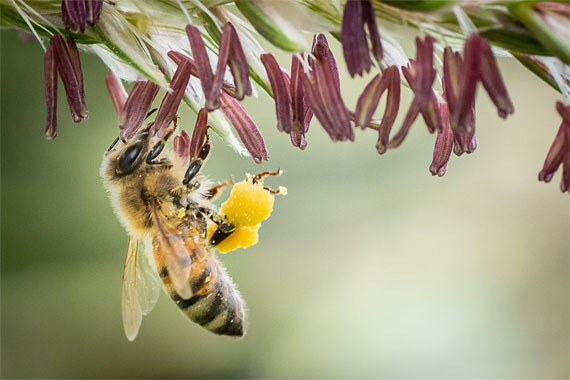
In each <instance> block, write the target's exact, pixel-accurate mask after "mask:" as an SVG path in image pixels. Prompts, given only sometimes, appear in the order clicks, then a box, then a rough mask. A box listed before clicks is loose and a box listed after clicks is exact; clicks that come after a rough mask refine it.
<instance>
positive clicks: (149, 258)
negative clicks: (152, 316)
mask: <svg viewBox="0 0 570 380" xmlns="http://www.w3.org/2000/svg"><path fill="white" fill-rule="evenodd" d="M137 267H138V268H137V271H136V281H137V283H136V285H137V286H136V287H137V293H138V299H139V305H140V309H141V312H142V315H147V314H148V313H150V312H151V311H152V309H154V307H155V306H156V301H158V296H159V295H160V288H161V283H160V282H161V281H160V278H159V276H158V272H157V270H156V266H155V265H154V258H153V255H152V242H150V241H148V242H145V243H144V244H143V242H142V241H141V242H140V247H139V254H138V255H137Z"/></svg>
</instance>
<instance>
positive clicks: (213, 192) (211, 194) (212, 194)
mask: <svg viewBox="0 0 570 380" xmlns="http://www.w3.org/2000/svg"><path fill="white" fill-rule="evenodd" d="M233 184H234V181H233V180H232V179H231V178H230V179H226V180H225V181H224V182H222V183H219V184H217V185H216V186H213V187H211V188H209V189H208V191H206V199H208V200H212V199H215V198H217V197H218V196H219V195H220V194H221V191H222V189H223V188H224V187H227V186H231V185H233Z"/></svg>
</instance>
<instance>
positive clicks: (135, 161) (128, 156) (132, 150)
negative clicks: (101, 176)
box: [117, 142, 144, 174]
mask: <svg viewBox="0 0 570 380" xmlns="http://www.w3.org/2000/svg"><path fill="white" fill-rule="evenodd" d="M143 147H144V144H142V143H141V142H138V143H136V144H133V145H131V146H130V147H128V148H127V149H125V151H124V152H123V153H122V154H121V155H120V156H119V159H118V160H119V162H118V166H117V173H118V174H129V173H131V172H132V171H133V170H135V169H136V168H137V166H138V165H139V164H140V162H141V160H140V157H141V152H142V150H143Z"/></svg>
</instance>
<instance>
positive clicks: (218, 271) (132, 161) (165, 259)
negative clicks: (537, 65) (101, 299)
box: [101, 125, 247, 341]
mask: <svg viewBox="0 0 570 380" xmlns="http://www.w3.org/2000/svg"><path fill="white" fill-rule="evenodd" d="M149 129H150V125H149V126H147V127H146V128H144V129H141V130H139V131H138V132H137V133H136V134H135V135H134V136H133V137H132V138H131V139H130V140H128V141H126V142H124V143H120V146H118V147H116V148H115V147H114V146H113V145H112V146H111V148H109V150H108V151H107V152H106V153H105V156H104V159H103V164H102V166H101V176H102V178H103V181H104V184H105V187H106V188H107V190H108V192H109V193H110V199H111V203H112V205H113V208H114V210H115V213H116V215H117V217H118V218H119V220H120V221H121V223H122V224H123V225H124V227H125V228H126V229H127V231H128V232H129V240H128V248H127V255H126V260H125V265H124V269H123V282H122V317H123V327H124V330H125V333H126V335H127V338H128V339H129V340H131V341H132V340H134V339H135V337H136V336H137V333H138V331H139V328H140V325H141V322H142V317H143V315H146V314H148V313H149V312H150V311H151V310H152V308H153V307H154V305H155V304H156V301H157V298H158V295H159V292H160V284H159V282H160V280H159V277H160V279H162V285H163V287H164V289H165V291H166V292H167V293H168V294H169V296H170V297H171V298H172V300H173V301H174V302H175V303H176V305H178V307H179V308H180V310H181V311H182V312H183V313H184V314H185V315H186V316H187V317H188V318H190V319H191V320H192V321H194V322H196V323H198V324H199V325H200V326H202V327H204V328H205V329H207V330H209V331H211V332H213V333H215V334H220V335H229V336H236V337H242V336H244V335H245V333H246V329H247V318H246V313H245V304H244V301H243V300H242V297H241V295H240V293H239V292H238V291H237V289H236V286H235V285H234V284H233V282H232V280H231V279H230V277H229V276H228V275H227V274H226V271H225V270H224V268H223V267H222V266H221V265H220V263H219V262H218V261H217V259H216V257H215V256H214V252H213V248H214V247H215V245H216V244H217V243H219V242H220V241H222V240H223V239H224V238H225V237H227V236H230V235H231V233H232V232H233V230H234V229H235V227H233V225H232V224H231V223H229V222H228V220H227V218H226V217H224V216H221V215H219V214H218V213H217V212H216V211H215V208H214V207H213V205H212V203H211V202H210V199H211V198H212V197H213V196H214V195H216V194H217V193H218V190H219V189H220V188H221V187H222V186H224V185H229V184H232V183H231V182H227V183H223V184H221V185H218V186H215V187H213V188H211V189H208V190H206V191H203V190H202V189H201V187H200V181H199V179H198V172H199V171H200V168H201V167H202V165H203V164H204V162H205V161H206V160H207V158H208V155H209V152H210V144H209V141H208V139H206V141H205V143H204V144H203V146H202V147H201V150H200V152H199V154H198V155H197V157H194V158H192V159H191V160H190V163H189V165H187V164H186V163H185V162H184V161H185V160H183V159H181V158H180V157H179V156H178V155H176V154H175V153H174V152H172V151H171V152H163V148H164V146H165V143H166V141H167V140H168V138H169V137H170V136H172V134H173V132H174V130H175V129H176V127H174V129H170V130H169V132H168V133H167V134H166V135H165V136H164V137H163V138H162V139H161V140H159V141H157V142H156V140H157V138H156V137H151V136H150V134H149ZM115 141H117V140H115ZM212 224H213V225H214V226H215V228H216V229H215V232H214V233H213V236H211V237H210V239H208V238H207V230H208V225H212Z"/></svg>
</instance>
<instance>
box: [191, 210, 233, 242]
mask: <svg viewBox="0 0 570 380" xmlns="http://www.w3.org/2000/svg"><path fill="white" fill-rule="evenodd" d="M199 211H200V212H201V213H202V214H203V215H205V216H206V217H207V218H208V219H210V220H211V221H212V222H214V223H215V224H216V225H217V226H218V228H217V229H216V231H215V232H214V234H213V235H212V237H211V238H210V244H211V245H213V246H216V245H218V244H220V242H221V241H222V240H224V239H225V238H227V237H228V236H230V235H231V234H232V233H233V232H234V231H235V230H236V227H235V226H234V225H233V224H231V223H230V222H229V220H228V217H227V216H225V215H220V214H218V213H217V212H216V211H215V210H213V209H211V208H207V207H200V208H199Z"/></svg>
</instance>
